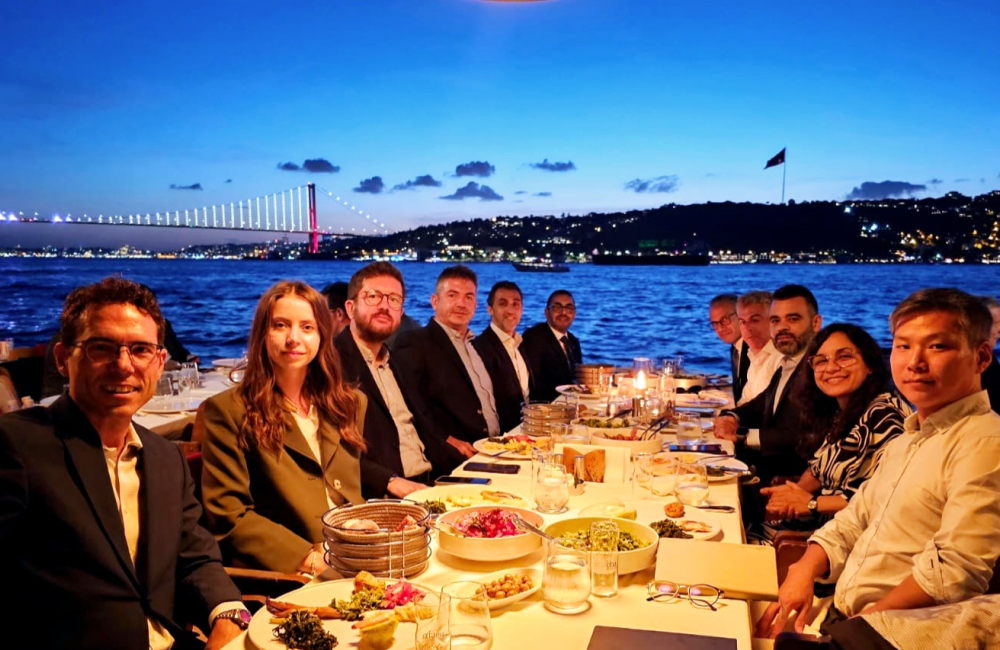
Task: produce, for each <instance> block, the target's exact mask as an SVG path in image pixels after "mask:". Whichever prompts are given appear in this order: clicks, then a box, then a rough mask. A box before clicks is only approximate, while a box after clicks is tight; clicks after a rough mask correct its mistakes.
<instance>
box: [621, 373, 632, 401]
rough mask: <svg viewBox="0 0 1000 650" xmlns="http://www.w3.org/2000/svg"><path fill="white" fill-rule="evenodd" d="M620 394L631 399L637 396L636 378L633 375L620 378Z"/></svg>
mask: <svg viewBox="0 0 1000 650" xmlns="http://www.w3.org/2000/svg"><path fill="white" fill-rule="evenodd" d="M618 395H619V396H620V397H622V398H625V399H627V400H629V401H631V400H632V398H633V397H635V379H633V378H632V377H622V378H621V379H619V380H618Z"/></svg>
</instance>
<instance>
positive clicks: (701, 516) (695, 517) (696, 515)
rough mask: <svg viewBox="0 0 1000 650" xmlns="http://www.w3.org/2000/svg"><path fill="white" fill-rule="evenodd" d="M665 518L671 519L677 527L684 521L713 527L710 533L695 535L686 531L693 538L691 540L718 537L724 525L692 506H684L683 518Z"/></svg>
mask: <svg viewBox="0 0 1000 650" xmlns="http://www.w3.org/2000/svg"><path fill="white" fill-rule="evenodd" d="M664 518H665V519H669V520H670V521H672V522H674V523H675V524H677V525H680V523H681V522H682V521H684V520H685V519H687V520H689V521H697V522H700V523H703V524H706V525H708V526H711V527H712V529H711V530H710V531H708V532H705V533H693V532H690V531H685V532H687V534H688V535H690V536H691V539H712V538H713V537H715V536H716V535H718V534H719V532H721V531H722V524H721V523H720V522H719V520H718V519H716V518H715V517H713V516H712V515H710V514H708V513H707V512H703V511H701V510H698V509H697V508H692V507H690V506H684V516H683V517H676V518H675V517H666V516H665V517H664Z"/></svg>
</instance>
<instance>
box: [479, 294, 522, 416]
mask: <svg viewBox="0 0 1000 650" xmlns="http://www.w3.org/2000/svg"><path fill="white" fill-rule="evenodd" d="M486 308H487V309H488V310H489V312H490V324H489V325H488V326H487V327H486V329H484V330H483V333H482V334H480V335H479V336H477V337H476V338H475V340H474V341H473V342H472V344H473V345H474V346H476V350H478V351H479V356H481V357H482V358H483V363H484V364H485V365H486V370H487V371H488V372H489V373H490V378H491V379H492V380H493V396H494V397H495V398H496V401H497V414H498V415H499V416H500V430H501V431H504V432H507V431H510V430H511V429H513V428H514V427H516V426H517V425H519V424H521V405H522V404H523V403H524V402H526V401H528V394H529V390H530V384H531V376H530V372H529V371H528V365H527V362H525V360H524V357H523V356H522V355H521V352H520V351H519V350H518V346H519V345H521V335H520V334H518V333H517V326H518V324H519V323H520V322H521V314H522V313H523V312H524V295H523V294H522V293H521V288H520V287H518V286H517V284H515V283H514V282H508V281H506V280H501V281H500V282H497V283H496V284H494V285H493V288H492V289H490V294H489V296H488V297H487V298H486Z"/></svg>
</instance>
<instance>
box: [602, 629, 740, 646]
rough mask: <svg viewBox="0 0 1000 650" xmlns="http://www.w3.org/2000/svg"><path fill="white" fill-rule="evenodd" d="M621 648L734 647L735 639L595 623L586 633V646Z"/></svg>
mask: <svg viewBox="0 0 1000 650" xmlns="http://www.w3.org/2000/svg"><path fill="white" fill-rule="evenodd" d="M622 648H656V650H736V639H724V638H722V637H717V636H701V635H698V634H681V633H679V632H659V631H657V630H633V629H631V628H627V627H606V626H604V625H598V626H597V627H595V628H594V633H593V634H592V635H591V636H590V645H588V646H587V650H622Z"/></svg>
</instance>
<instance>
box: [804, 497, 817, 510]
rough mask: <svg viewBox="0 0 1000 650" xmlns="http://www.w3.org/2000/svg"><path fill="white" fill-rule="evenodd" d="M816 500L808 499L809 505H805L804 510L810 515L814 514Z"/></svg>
mask: <svg viewBox="0 0 1000 650" xmlns="http://www.w3.org/2000/svg"><path fill="white" fill-rule="evenodd" d="M816 507H817V503H816V499H809V503H807V504H806V509H807V510H809V512H810V514H816Z"/></svg>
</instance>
